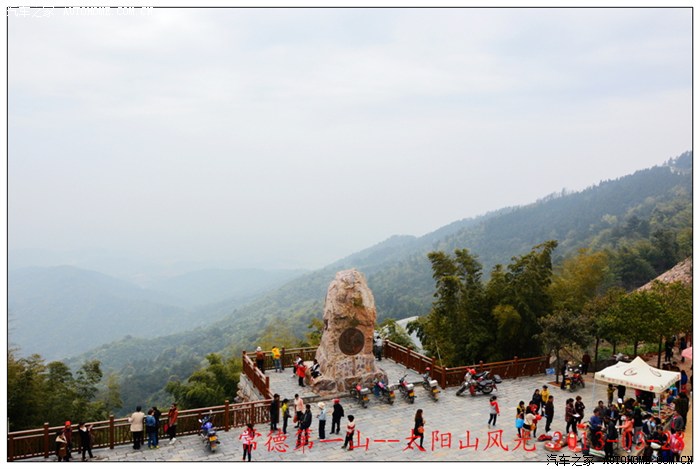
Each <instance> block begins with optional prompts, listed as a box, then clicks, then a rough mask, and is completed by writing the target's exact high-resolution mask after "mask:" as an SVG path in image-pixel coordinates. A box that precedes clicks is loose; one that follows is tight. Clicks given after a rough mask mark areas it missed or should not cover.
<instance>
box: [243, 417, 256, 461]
mask: <svg viewBox="0 0 700 469" xmlns="http://www.w3.org/2000/svg"><path fill="white" fill-rule="evenodd" d="M254 439H255V429H254V428H253V424H252V423H249V424H248V425H247V426H246V429H245V430H243V434H242V435H241V440H243V461H245V458H246V456H248V462H250V458H251V455H252V453H253V440H254Z"/></svg>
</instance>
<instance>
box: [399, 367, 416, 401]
mask: <svg viewBox="0 0 700 469" xmlns="http://www.w3.org/2000/svg"><path fill="white" fill-rule="evenodd" d="M406 376H408V374H405V375H403V376H402V377H401V378H399V391H400V392H401V397H403V398H404V399H406V400H407V401H408V402H409V403H410V404H413V401H414V400H415V398H416V394H415V392H414V391H413V384H411V383H409V382H407V381H406Z"/></svg>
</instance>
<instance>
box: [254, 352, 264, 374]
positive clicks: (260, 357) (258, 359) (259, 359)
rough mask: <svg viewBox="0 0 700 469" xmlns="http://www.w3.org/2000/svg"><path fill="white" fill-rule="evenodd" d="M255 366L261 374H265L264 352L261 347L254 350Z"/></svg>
mask: <svg viewBox="0 0 700 469" xmlns="http://www.w3.org/2000/svg"><path fill="white" fill-rule="evenodd" d="M255 365H256V366H257V367H258V370H260V372H261V373H262V374H265V352H263V351H262V348H261V347H258V348H257V349H255Z"/></svg>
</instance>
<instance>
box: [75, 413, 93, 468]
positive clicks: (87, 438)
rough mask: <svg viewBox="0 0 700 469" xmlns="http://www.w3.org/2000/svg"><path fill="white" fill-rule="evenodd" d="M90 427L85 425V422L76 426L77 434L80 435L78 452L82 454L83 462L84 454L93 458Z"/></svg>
mask: <svg viewBox="0 0 700 469" xmlns="http://www.w3.org/2000/svg"><path fill="white" fill-rule="evenodd" d="M90 431H92V425H85V422H80V423H79V424H78V434H79V435H80V451H81V452H82V453H83V461H85V460H86V459H85V452H87V453H88V454H89V455H90V458H91V459H92V458H94V456H93V455H92V441H91V440H92V435H91V434H90Z"/></svg>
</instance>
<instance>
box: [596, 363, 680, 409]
mask: <svg viewBox="0 0 700 469" xmlns="http://www.w3.org/2000/svg"><path fill="white" fill-rule="evenodd" d="M594 379H595V380H596V381H601V382H604V383H611V384H613V385H615V386H617V385H622V386H625V387H627V388H633V389H640V390H643V391H648V392H652V393H654V394H656V396H657V401H658V397H659V394H661V393H663V392H664V391H665V390H667V389H668V388H670V387H672V386H674V385H675V384H676V382H678V381H680V379H681V374H680V373H678V372H676V371H665V370H659V369H658V368H654V367H653V366H651V365H649V364H648V363H646V362H645V361H644V360H642V359H641V358H640V357H637V358H635V359H634V360H632V362H631V363H624V362H618V363H616V364H615V365H612V366H609V367H607V368H605V369H604V370H601V371H599V372H597V373H596V374H595V376H594ZM668 410H670V409H668V408H666V409H664V407H663V405H661V406H660V409H659V412H660V416H661V418H662V420H665V417H668V416H667V415H664V414H665V412H664V411H666V413H667V412H668ZM671 413H672V410H671Z"/></svg>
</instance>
